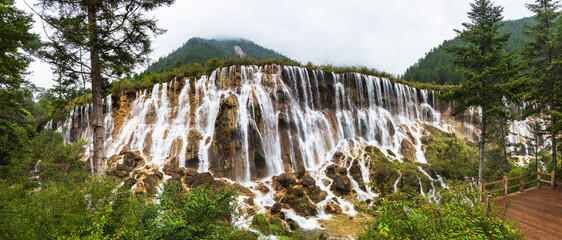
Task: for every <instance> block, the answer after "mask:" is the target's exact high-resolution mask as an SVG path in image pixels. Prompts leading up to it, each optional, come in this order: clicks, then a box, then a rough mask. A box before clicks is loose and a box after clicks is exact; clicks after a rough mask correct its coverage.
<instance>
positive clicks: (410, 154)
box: [400, 139, 416, 163]
mask: <svg viewBox="0 0 562 240" xmlns="http://www.w3.org/2000/svg"><path fill="white" fill-rule="evenodd" d="M400 155H402V156H403V157H404V158H403V160H404V161H407V162H412V163H413V162H415V161H416V149H415V148H414V146H413V145H412V143H411V142H410V141H408V139H402V143H401V144H400Z"/></svg>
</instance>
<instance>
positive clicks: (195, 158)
mask: <svg viewBox="0 0 562 240" xmlns="http://www.w3.org/2000/svg"><path fill="white" fill-rule="evenodd" d="M201 139H203V137H202V136H201V133H199V131H197V129H196V128H192V129H191V130H190V131H189V133H188V134H187V149H186V151H185V166H186V167H187V168H193V169H197V168H198V167H199V142H200V141H201Z"/></svg>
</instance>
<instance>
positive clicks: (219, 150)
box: [209, 94, 246, 180]
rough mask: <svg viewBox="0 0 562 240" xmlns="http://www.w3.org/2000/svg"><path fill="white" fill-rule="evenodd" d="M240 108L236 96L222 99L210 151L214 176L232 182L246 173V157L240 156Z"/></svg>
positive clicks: (210, 163) (210, 165)
mask: <svg viewBox="0 0 562 240" xmlns="http://www.w3.org/2000/svg"><path fill="white" fill-rule="evenodd" d="M238 107H239V103H238V99H237V97H236V95H234V94H230V95H228V96H226V97H224V96H223V97H222V98H221V101H220V107H219V112H218V114H217V117H216V119H215V120H216V121H215V122H216V125H215V132H214V137H213V142H212V143H211V147H210V149H209V167H210V169H211V171H212V172H213V174H215V175H216V176H217V177H226V178H230V179H232V180H241V179H242V178H243V177H244V173H245V171H246V166H245V165H246V163H245V161H244V159H243V158H244V157H245V156H241V154H239V153H241V152H242V151H241V149H242V141H241V137H240V136H239V134H238V131H237V128H238Z"/></svg>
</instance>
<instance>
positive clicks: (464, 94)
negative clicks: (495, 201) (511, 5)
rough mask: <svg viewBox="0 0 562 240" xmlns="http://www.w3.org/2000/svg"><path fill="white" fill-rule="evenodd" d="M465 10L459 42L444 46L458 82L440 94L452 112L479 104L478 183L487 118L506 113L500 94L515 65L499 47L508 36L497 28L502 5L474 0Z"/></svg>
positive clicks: (501, 94)
mask: <svg viewBox="0 0 562 240" xmlns="http://www.w3.org/2000/svg"><path fill="white" fill-rule="evenodd" d="M470 5H471V8H472V10H471V11H470V12H469V13H468V17H469V19H470V22H468V23H463V24H462V25H463V26H464V28H465V30H462V31H459V30H456V31H457V33H458V34H459V38H460V39H461V40H462V41H463V44H462V45H454V46H449V47H446V48H445V50H446V51H448V52H451V53H453V54H454V55H455V57H454V59H453V62H454V64H455V65H456V66H458V67H460V69H461V72H462V74H463V79H462V81H461V84H460V85H459V86H458V87H456V88H455V89H453V90H452V91H450V92H447V93H445V94H443V95H442V96H441V98H442V99H443V100H444V101H446V102H455V108H454V111H453V114H455V115H456V114H462V113H464V112H465V111H466V110H467V109H468V108H470V107H479V108H480V109H481V116H480V126H479V130H480V139H479V150H480V151H479V166H478V182H479V184H481V183H482V180H483V179H482V172H483V164H484V148H485V146H486V142H487V140H488V136H487V126H489V124H490V122H489V120H490V119H495V120H498V119H503V117H504V116H506V115H507V114H506V113H505V111H506V104H505V101H504V99H505V98H504V97H505V96H506V95H507V91H508V90H507V86H506V85H507V82H508V81H509V80H510V79H511V78H513V77H514V76H515V74H516V73H517V71H518V67H517V66H516V65H515V64H514V60H515V58H516V57H515V56H514V55H512V54H507V53H506V52H505V51H504V50H503V46H505V44H506V43H507V40H508V38H509V35H500V33H499V32H498V29H499V28H500V26H501V25H502V23H501V21H502V19H503V17H502V11H503V7H501V6H494V5H493V4H492V3H491V2H490V0H476V1H474V3H471V4H470Z"/></svg>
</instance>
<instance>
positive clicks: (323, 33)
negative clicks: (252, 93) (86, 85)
mask: <svg viewBox="0 0 562 240" xmlns="http://www.w3.org/2000/svg"><path fill="white" fill-rule="evenodd" d="M16 2H17V6H18V7H19V8H20V9H24V10H26V11H27V12H30V10H29V8H27V6H26V5H25V4H24V3H23V0H16ZM28 2H29V3H32V2H33V0H28ZM470 2H471V1H467V0H395V1H393V0H346V1H334V0H270V1H263V0H238V1H233V0H197V1H194V0H176V3H174V4H173V5H171V6H170V7H163V8H160V9H158V10H156V11H153V12H150V13H149V14H150V15H152V16H154V17H155V18H156V19H158V20H159V22H158V25H159V26H160V27H162V28H165V29H167V30H168V31H167V32H166V33H165V34H163V35H161V36H158V37H156V38H155V39H154V44H153V46H154V52H153V53H152V54H151V58H152V59H153V61H155V60H157V59H158V58H159V57H161V56H165V55H167V54H168V53H170V52H172V51H173V50H174V49H176V48H178V47H180V46H181V45H182V44H183V43H185V42H186V41H187V40H188V39H189V38H192V37H203V38H245V39H248V40H251V41H254V42H255V43H257V44H258V45H261V46H264V47H266V48H270V49H273V50H275V51H277V52H280V53H281V54H284V55H285V56H287V57H289V58H292V59H295V60H297V61H300V62H303V63H306V62H308V61H311V62H313V63H315V64H334V65H342V66H343V65H348V66H355V65H357V66H366V67H370V68H376V69H377V70H380V71H386V72H389V73H392V74H402V73H404V71H405V70H406V68H407V67H409V66H410V65H412V64H413V63H415V62H416V61H417V60H418V59H419V58H421V57H423V56H424V54H425V53H426V52H428V51H429V50H430V49H431V48H433V47H436V46H438V45H439V44H440V43H441V42H443V40H445V39H451V38H453V37H455V32H454V30H453V29H460V28H461V24H462V23H463V22H466V21H467V17H466V13H467V12H468V11H469V10H470V6H469V3H470ZM493 2H495V4H496V5H501V6H503V7H504V13H503V15H504V18H505V19H519V18H522V17H527V16H531V15H532V13H531V12H530V11H528V10H527V9H526V8H525V5H524V4H525V3H531V2H533V1H532V0H495V1H493ZM36 21H37V22H36V24H35V25H36V26H35V29H36V32H38V33H39V32H41V30H40V29H41V27H40V26H41V22H40V20H38V19H37V20H36ZM31 71H32V72H33V73H32V74H31V75H30V76H28V79H30V80H31V81H32V82H33V83H35V84H36V85H38V86H40V87H50V86H51V85H52V84H53V81H52V80H51V79H52V76H51V74H50V68H49V66H48V65H45V64H41V63H39V62H35V63H32V64H31Z"/></svg>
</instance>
